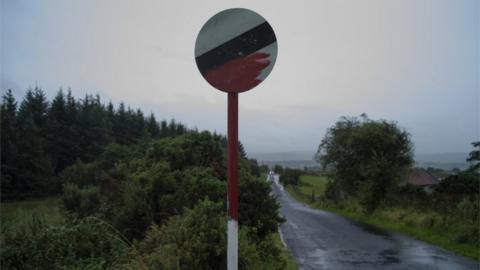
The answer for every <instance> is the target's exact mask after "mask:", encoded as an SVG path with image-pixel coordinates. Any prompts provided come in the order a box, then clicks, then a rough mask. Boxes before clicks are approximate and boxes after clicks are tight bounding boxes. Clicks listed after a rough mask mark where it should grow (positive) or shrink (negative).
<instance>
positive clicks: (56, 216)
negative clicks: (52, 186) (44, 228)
mask: <svg viewBox="0 0 480 270" xmlns="http://www.w3.org/2000/svg"><path fill="white" fill-rule="evenodd" d="M0 220H1V231H2V232H3V231H5V230H12V229H15V230H20V229H27V228H31V227H32V226H31V225H33V224H35V223H42V224H43V223H48V224H51V225H54V224H58V223H61V222H62V221H63V215H62V213H61V210H60V199H59V198H58V197H49V198H46V199H38V200H28V201H20V202H6V203H2V204H0Z"/></svg>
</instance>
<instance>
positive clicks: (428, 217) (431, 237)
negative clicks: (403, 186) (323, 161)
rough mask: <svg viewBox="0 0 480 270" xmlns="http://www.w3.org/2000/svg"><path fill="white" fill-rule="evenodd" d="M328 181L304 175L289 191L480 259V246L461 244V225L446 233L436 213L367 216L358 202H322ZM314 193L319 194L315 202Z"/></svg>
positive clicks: (314, 204)
mask: <svg viewBox="0 0 480 270" xmlns="http://www.w3.org/2000/svg"><path fill="white" fill-rule="evenodd" d="M327 182H328V179H327V178H326V177H325V176H301V178H300V184H299V185H298V187H295V188H294V187H292V186H287V187H286V190H287V191H288V192H289V193H290V195H291V196H292V197H294V198H295V199H296V200H298V201H301V202H303V203H306V204H308V205H309V206H311V207H313V208H318V209H324V210H328V211H331V212H335V213H337V214H340V215H342V216H346V217H349V218H351V219H354V220H357V221H360V222H364V223H368V224H372V225H375V226H378V227H381V228H384V229H387V230H391V231H395V232H400V233H404V234H407V235H409V236H411V237H414V238H416V239H419V240H422V241H425V242H428V243H431V244H434V245H437V246H440V247H442V248H444V249H446V250H449V251H452V252H455V253H457V254H459V255H463V256H466V257H470V258H473V259H476V260H479V259H480V254H479V250H478V247H476V246H474V245H471V244H466V243H459V239H460V238H462V236H463V235H465V232H464V231H462V226H461V222H459V223H458V225H457V226H456V227H457V228H455V229H451V230H449V231H445V229H443V228H440V227H438V226H437V224H440V223H441V221H440V220H441V216H439V215H438V214H437V213H433V212H419V211H416V210H414V209H402V208H389V209H384V208H380V209H377V210H376V211H375V212H374V213H373V214H371V215H364V214H362V213H361V211H360V210H359V207H358V205H357V204H356V203H355V202H352V201H347V202H346V203H344V204H341V205H335V204H332V203H325V201H324V200H322V197H323V194H324V192H325V187H326V183H327ZM312 192H313V193H314V194H315V198H314V200H312Z"/></svg>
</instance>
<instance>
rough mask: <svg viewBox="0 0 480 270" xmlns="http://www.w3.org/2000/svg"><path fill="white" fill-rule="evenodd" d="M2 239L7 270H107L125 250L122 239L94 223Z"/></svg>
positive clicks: (13, 233)
mask: <svg viewBox="0 0 480 270" xmlns="http://www.w3.org/2000/svg"><path fill="white" fill-rule="evenodd" d="M2 236H3V237H2V238H3V239H2V244H1V246H0V257H1V265H2V268H3V269H22V270H28V269H46V270H55V269H105V268H106V267H108V266H109V265H112V264H113V261H114V260H115V258H116V257H118V256H119V255H120V254H122V252H123V251H124V250H125V243H124V242H123V241H121V240H120V239H119V237H118V235H116V234H115V233H114V232H112V230H111V229H109V227H108V226H107V225H105V224H104V223H103V222H101V221H99V220H94V219H84V220H82V221H80V222H79V223H73V224H61V225H57V226H46V225H44V226H42V227H41V228H35V229H32V228H30V229H28V232H24V231H7V232H5V233H4V234H3V235H2Z"/></svg>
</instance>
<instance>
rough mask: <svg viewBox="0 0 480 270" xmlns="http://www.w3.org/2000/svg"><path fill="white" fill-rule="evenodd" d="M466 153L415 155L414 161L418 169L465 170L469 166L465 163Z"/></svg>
mask: <svg viewBox="0 0 480 270" xmlns="http://www.w3.org/2000/svg"><path fill="white" fill-rule="evenodd" d="M467 157H468V153H464V152H453V153H437V154H417V155H415V161H416V163H417V166H419V167H424V168H427V167H432V168H439V169H444V170H451V169H453V168H459V169H466V168H467V167H468V166H469V164H468V162H467V161H466V159H467Z"/></svg>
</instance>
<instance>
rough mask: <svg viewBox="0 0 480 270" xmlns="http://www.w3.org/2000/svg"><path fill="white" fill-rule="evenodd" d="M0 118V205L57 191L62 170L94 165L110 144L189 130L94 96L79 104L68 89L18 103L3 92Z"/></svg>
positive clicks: (36, 93) (31, 94) (37, 92)
mask: <svg viewBox="0 0 480 270" xmlns="http://www.w3.org/2000/svg"><path fill="white" fill-rule="evenodd" d="M0 113H1V116H0V117H1V149H2V151H1V187H2V188H1V194H2V200H4V199H16V198H21V197H28V196H41V195H49V194H55V193H58V192H60V190H61V183H60V182H59V177H58V175H59V173H60V172H61V171H63V170H64V169H65V168H66V167H68V166H70V165H72V164H73V163H74V162H75V161H76V160H80V161H83V162H89V161H92V160H94V159H95V158H96V157H97V156H98V155H99V154H100V153H101V151H102V150H103V148H104V147H105V146H106V145H108V144H110V143H117V144H120V145H131V144H135V143H139V142H141V141H145V140H148V139H152V138H164V137H168V136H175V135H179V134H184V133H186V132H188V131H189V130H188V129H187V128H186V127H185V125H183V124H181V123H177V122H175V120H174V119H172V120H170V121H169V122H167V121H166V120H162V121H160V122H157V120H156V118H155V116H154V115H153V113H151V114H149V115H148V116H145V114H144V113H143V112H142V111H141V110H140V109H136V110H134V109H132V108H130V107H126V106H125V104H124V103H120V104H119V105H118V106H117V107H115V106H114V105H113V104H112V103H111V102H108V103H107V104H104V103H103V102H102V101H101V99H100V96H99V95H90V94H87V95H85V96H84V98H82V99H78V98H75V97H73V96H72V93H71V91H70V90H68V91H67V92H66V93H65V92H64V91H63V90H59V91H58V92H57V94H56V95H55V97H54V98H53V99H52V100H51V101H49V100H48V99H47V97H46V94H45V92H44V91H43V90H42V89H40V88H38V87H36V88H34V89H29V90H27V91H26V94H25V96H24V97H23V99H22V101H21V102H17V101H16V100H15V97H14V96H13V94H12V91H11V90H8V91H6V93H5V94H4V95H3V96H2V104H1V109H0Z"/></svg>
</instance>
